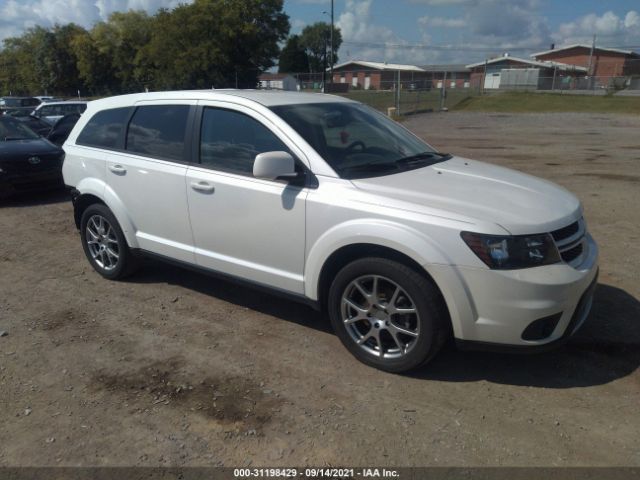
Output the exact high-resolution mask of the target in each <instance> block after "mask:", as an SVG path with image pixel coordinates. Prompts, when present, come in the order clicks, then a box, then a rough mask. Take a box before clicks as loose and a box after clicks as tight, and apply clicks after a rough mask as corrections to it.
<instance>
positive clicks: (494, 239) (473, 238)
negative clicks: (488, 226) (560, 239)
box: [460, 232, 560, 270]
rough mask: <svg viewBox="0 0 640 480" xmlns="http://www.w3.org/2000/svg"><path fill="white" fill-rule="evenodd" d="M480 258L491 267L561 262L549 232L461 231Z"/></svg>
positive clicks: (517, 266) (514, 266)
mask: <svg viewBox="0 0 640 480" xmlns="http://www.w3.org/2000/svg"><path fill="white" fill-rule="evenodd" d="M460 236H461V237H462V239H463V240H464V242H465V243H466V244H467V245H468V246H469V248H470V249H471V250H473V253H475V254H476V255H477V256H478V258H480V260H482V261H483V262H484V263H486V264H487V265H488V266H489V268H493V269H499V270H514V269H518V268H530V267H538V266H540V265H549V264H551V263H558V262H560V254H559V253H558V249H557V248H556V245H555V243H554V242H553V238H552V237H551V235H550V234H548V233H543V234H540V235H516V236H509V235H504V236H503V235H483V234H480V233H472V232H462V233H461V234H460Z"/></svg>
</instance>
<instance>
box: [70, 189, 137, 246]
mask: <svg viewBox="0 0 640 480" xmlns="http://www.w3.org/2000/svg"><path fill="white" fill-rule="evenodd" d="M75 192H76V194H75V196H73V206H74V220H75V223H76V226H77V227H78V228H80V222H81V220H82V214H83V213H84V211H85V210H86V209H87V208H88V207H89V206H91V205H94V204H96V203H99V204H102V205H105V206H106V207H107V208H108V209H109V210H111V212H112V213H113V215H114V216H115V217H116V220H118V223H119V224H120V228H121V229H122V232H123V233H124V236H125V238H126V240H127V244H128V245H129V247H130V248H137V247H138V242H137V239H136V236H135V232H136V228H135V226H134V224H133V222H132V221H131V219H130V217H129V215H128V214H127V210H126V208H125V206H124V204H123V203H122V201H121V200H120V198H119V197H118V196H117V194H116V193H115V192H114V191H113V189H112V188H111V187H109V186H108V185H107V184H105V183H104V182H102V181H100V180H97V179H95V178H90V179H86V180H85V181H82V182H80V184H78V186H77V187H76V188H75Z"/></svg>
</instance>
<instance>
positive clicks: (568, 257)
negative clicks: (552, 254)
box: [560, 243, 583, 263]
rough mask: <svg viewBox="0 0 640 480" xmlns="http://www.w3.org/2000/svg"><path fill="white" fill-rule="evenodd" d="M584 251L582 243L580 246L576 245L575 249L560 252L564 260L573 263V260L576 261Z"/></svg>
mask: <svg viewBox="0 0 640 480" xmlns="http://www.w3.org/2000/svg"><path fill="white" fill-rule="evenodd" d="M582 250H583V248H582V243H579V244H578V245H576V246H575V247H573V248H570V249H569V250H565V251H563V252H560V256H561V257H562V260H564V261H565V262H567V263H571V262H572V261H573V260H575V259H576V258H578V257H579V256H580V255H581V254H582Z"/></svg>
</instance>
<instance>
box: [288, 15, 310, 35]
mask: <svg viewBox="0 0 640 480" xmlns="http://www.w3.org/2000/svg"><path fill="white" fill-rule="evenodd" d="M306 26H307V22H305V21H304V20H301V19H299V18H292V19H291V33H296V34H298V33H300V32H301V31H302V30H303V29H304V27H306Z"/></svg>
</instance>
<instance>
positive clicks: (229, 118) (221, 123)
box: [200, 107, 289, 176]
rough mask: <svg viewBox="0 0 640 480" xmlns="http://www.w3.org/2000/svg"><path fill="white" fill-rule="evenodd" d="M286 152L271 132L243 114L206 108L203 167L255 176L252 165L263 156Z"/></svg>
mask: <svg viewBox="0 0 640 480" xmlns="http://www.w3.org/2000/svg"><path fill="white" fill-rule="evenodd" d="M273 151H285V152H288V151H289V149H288V148H287V146H286V145H285V144H284V143H283V142H282V141H281V140H280V139H279V138H278V137H276V136H275V134H274V133H273V132H271V130H269V129H268V128H267V127H265V126H264V125H262V124H261V123H260V122H258V121H257V120H254V119H253V118H251V117H249V116H248V115H245V114H243V113H240V112H235V111H233V110H225V109H222V108H212V107H206V108H205V109H204V113H203V116H202V127H201V131H200V163H201V164H202V165H203V166H207V167H210V168H213V169H215V170H221V171H225V172H231V173H236V174H240V175H248V176H252V175H253V161H254V160H255V158H256V155H258V154H259V153H264V152H273Z"/></svg>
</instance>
